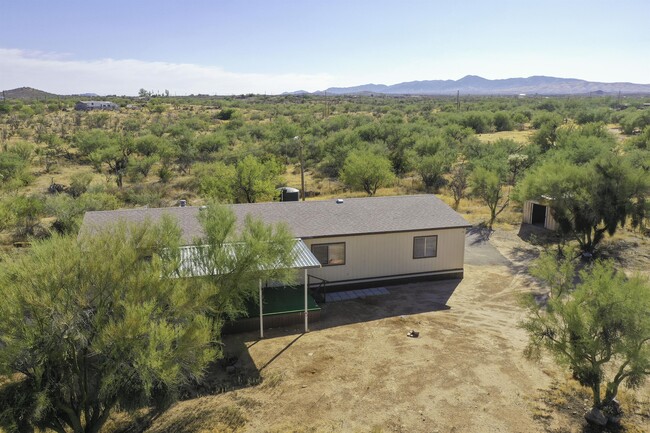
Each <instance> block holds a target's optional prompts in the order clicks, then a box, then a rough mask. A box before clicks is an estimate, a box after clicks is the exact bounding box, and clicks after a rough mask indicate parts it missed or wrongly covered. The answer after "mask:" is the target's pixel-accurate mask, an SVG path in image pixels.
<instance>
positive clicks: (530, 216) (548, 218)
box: [523, 197, 558, 230]
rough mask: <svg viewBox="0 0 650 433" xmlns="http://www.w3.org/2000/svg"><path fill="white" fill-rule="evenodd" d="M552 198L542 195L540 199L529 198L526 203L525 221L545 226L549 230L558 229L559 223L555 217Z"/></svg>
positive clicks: (525, 222)
mask: <svg viewBox="0 0 650 433" xmlns="http://www.w3.org/2000/svg"><path fill="white" fill-rule="evenodd" d="M550 200H552V199H551V198H545V197H542V198H541V199H540V200H527V201H526V202H525V203H524V213H523V222H524V224H533V225H536V226H540V227H544V228H545V229H548V230H557V229H558V223H557V221H555V218H553V213H552V211H551V207H550V206H549V201H550Z"/></svg>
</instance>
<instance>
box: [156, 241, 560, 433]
mask: <svg viewBox="0 0 650 433" xmlns="http://www.w3.org/2000/svg"><path fill="white" fill-rule="evenodd" d="M475 241H476V239H475V238H474V237H473V235H472V234H470V235H469V236H468V247H467V264H466V267H465V278H464V279H463V280H462V281H459V280H455V281H443V282H429V283H417V284H409V285H402V286H389V287H388V289H389V292H390V294H389V295H383V296H375V297H367V298H364V299H356V300H349V301H342V302H333V303H329V304H327V305H326V306H325V308H324V315H323V316H324V318H323V319H322V321H321V322H319V323H316V324H313V325H312V332H310V333H308V334H300V333H299V332H300V331H299V328H298V327H297V328H296V329H293V330H290V329H277V330H269V331H268V332H267V338H265V339H264V340H261V341H258V340H257V336H256V334H255V333H249V334H239V335H234V336H230V337H228V338H227V339H226V352H227V353H228V354H229V355H234V356H237V357H238V358H239V361H238V364H237V367H238V368H239V371H240V372H245V374H247V375H249V377H252V376H253V375H254V374H257V373H259V374H260V375H261V376H262V377H263V378H264V382H263V384H262V385H260V386H251V387H242V388H241V389H238V390H236V391H232V392H227V393H223V394H220V395H216V396H209V397H203V398H198V399H193V400H189V401H186V402H182V403H180V404H178V405H176V406H175V407H174V408H172V409H171V410H170V411H168V413H166V414H165V415H164V416H163V417H162V418H161V419H159V420H158V422H157V423H156V424H154V426H153V428H151V429H150V432H166V431H172V428H171V427H170V426H175V429H176V430H177V431H221V430H201V426H203V425H204V424H202V423H200V424H192V422H190V418H187V416H188V414H189V413H193V414H194V415H193V417H192V418H191V419H195V418H196V417H197V411H199V412H200V413H201V415H200V417H201V418H202V419H204V420H205V419H212V420H216V419H218V417H219V414H220V413H221V412H219V411H220V410H223V407H224V406H226V407H230V408H231V409H232V410H236V411H238V413H239V414H240V415H241V417H240V424H238V426H237V427H239V430H240V431H250V432H265V431H268V432H285V431H297V432H321V431H323V432H369V431H374V432H486V433H487V432H521V433H524V432H525V433H529V432H538V431H540V432H541V431H544V429H543V426H542V425H541V424H539V423H538V422H536V421H535V420H534V419H533V416H532V413H531V408H532V405H531V399H532V396H533V394H534V393H535V391H536V389H538V388H542V387H546V386H548V385H549V383H550V381H551V379H550V377H549V375H548V374H546V373H545V371H554V369H553V368H552V367H551V366H550V365H544V364H542V365H540V364H535V363H532V362H530V361H527V360H525V359H524V358H523V356H522V351H523V348H524V346H525V343H526V336H525V334H524V333H523V332H522V331H521V330H520V329H518V328H517V323H518V322H519V320H521V318H522V317H523V316H522V314H523V312H522V310H521V309H520V307H519V306H518V303H517V296H518V294H519V293H520V292H522V291H526V290H528V289H527V287H526V285H527V283H525V280H524V277H522V276H517V275H514V274H513V272H512V270H511V268H510V267H509V264H510V262H509V261H508V260H507V259H505V258H504V257H503V256H502V255H501V254H500V253H499V252H498V250H496V249H495V248H494V247H493V246H492V245H490V244H489V242H475ZM411 329H415V330H418V331H419V332H420V336H419V338H409V337H407V336H406V334H407V332H408V331H409V330H411ZM247 370H248V371H247ZM198 408H200V410H199V409H198ZM233 408H234V409H233ZM212 425H214V423H213V424H212Z"/></svg>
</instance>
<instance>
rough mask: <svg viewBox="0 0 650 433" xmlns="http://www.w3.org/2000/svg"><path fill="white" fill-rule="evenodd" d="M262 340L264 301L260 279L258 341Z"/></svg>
mask: <svg viewBox="0 0 650 433" xmlns="http://www.w3.org/2000/svg"><path fill="white" fill-rule="evenodd" d="M262 338H264V299H263V298H262V279H261V278H260V339H262Z"/></svg>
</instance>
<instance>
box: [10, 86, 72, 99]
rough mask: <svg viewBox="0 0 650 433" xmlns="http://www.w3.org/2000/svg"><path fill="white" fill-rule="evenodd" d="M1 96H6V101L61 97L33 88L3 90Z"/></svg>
mask: <svg viewBox="0 0 650 433" xmlns="http://www.w3.org/2000/svg"><path fill="white" fill-rule="evenodd" d="M0 96H4V97H5V99H50V98H58V97H59V95H55V94H54V93H47V92H44V91H42V90H38V89H32V88H31V87H20V88H18V89H11V90H3V91H2V92H0Z"/></svg>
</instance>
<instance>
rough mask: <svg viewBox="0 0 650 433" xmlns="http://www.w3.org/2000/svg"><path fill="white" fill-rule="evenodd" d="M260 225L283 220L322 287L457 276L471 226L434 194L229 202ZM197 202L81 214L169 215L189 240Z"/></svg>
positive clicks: (89, 217) (195, 232) (89, 221)
mask: <svg viewBox="0 0 650 433" xmlns="http://www.w3.org/2000/svg"><path fill="white" fill-rule="evenodd" d="M230 208H231V209H232V210H233V212H234V213H235V215H236V217H237V220H238V221H239V222H240V223H243V221H244V219H245V218H246V216H248V215H250V216H252V217H254V218H258V219H261V220H262V221H264V222H265V223H267V224H268V223H280V222H283V223H286V224H287V225H288V226H289V228H290V230H291V231H292V233H293V234H294V236H295V237H296V238H297V239H301V240H302V241H303V242H304V243H305V244H306V246H307V247H308V249H309V251H311V253H312V254H313V255H314V256H315V257H316V258H317V259H318V261H319V262H320V263H321V265H322V266H321V268H319V269H314V270H312V271H311V274H310V275H312V276H313V277H316V278H319V279H322V280H325V281H327V284H328V286H329V287H332V288H337V287H349V286H350V285H368V284H374V283H375V282H378V281H383V282H387V281H393V282H403V281H407V280H408V281H410V280H422V279H442V278H462V276H463V261H464V245H465V230H466V228H468V227H469V226H470V224H469V223H468V222H467V221H465V219H463V217H461V216H460V215H459V214H458V213H456V212H455V211H454V210H453V209H451V207H449V206H448V205H447V204H445V203H444V202H443V201H442V200H440V199H439V198H437V197H436V196H434V195H407V196H394V197H369V198H350V199H338V200H317V201H316V200H314V201H304V202H302V201H291V202H269V203H249V204H234V205H230ZM200 210H201V209H200V207H195V206H179V207H169V208H145V209H124V210H114V211H95V212H88V213H86V215H85V217H84V221H83V226H84V227H90V226H94V227H101V226H103V225H105V224H110V223H112V222H115V221H118V220H124V221H128V222H143V221H145V219H149V220H150V221H152V222H156V221H158V220H160V218H161V217H162V216H163V215H165V214H167V215H170V216H172V217H174V218H175V219H176V220H177V221H178V224H179V226H180V229H181V230H182V238H183V241H184V242H186V243H187V244H188V245H189V244H190V243H191V242H192V241H193V240H194V239H197V238H200V237H202V229H201V225H200V224H199V221H198V218H197V216H198V213H199V212H200Z"/></svg>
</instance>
